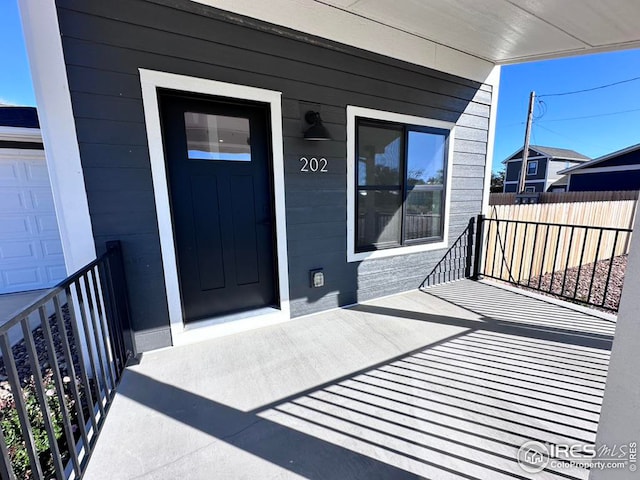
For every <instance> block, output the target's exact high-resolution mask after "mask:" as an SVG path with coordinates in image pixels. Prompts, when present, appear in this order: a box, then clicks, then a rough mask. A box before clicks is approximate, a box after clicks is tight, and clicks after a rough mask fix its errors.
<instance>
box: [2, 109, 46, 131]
mask: <svg viewBox="0 0 640 480" xmlns="http://www.w3.org/2000/svg"><path fill="white" fill-rule="evenodd" d="M0 126H2V127H21V128H40V123H39V122H38V111H37V110H36V109H35V107H13V106H4V105H2V106H0Z"/></svg>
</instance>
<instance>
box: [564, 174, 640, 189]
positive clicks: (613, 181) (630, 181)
mask: <svg viewBox="0 0 640 480" xmlns="http://www.w3.org/2000/svg"><path fill="white" fill-rule="evenodd" d="M569 190H570V191H572V192H587V191H601V192H604V191H610V190H640V170H629V171H626V172H624V171H623V172H599V173H582V174H576V175H571V183H570V184H569Z"/></svg>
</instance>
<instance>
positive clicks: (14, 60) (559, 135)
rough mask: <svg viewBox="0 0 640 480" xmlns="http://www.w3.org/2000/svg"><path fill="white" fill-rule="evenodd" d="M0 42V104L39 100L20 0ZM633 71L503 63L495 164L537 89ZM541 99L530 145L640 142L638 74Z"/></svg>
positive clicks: (595, 148)
mask: <svg viewBox="0 0 640 480" xmlns="http://www.w3.org/2000/svg"><path fill="white" fill-rule="evenodd" d="M0 45H2V46H3V48H2V49H0V65H3V67H4V68H3V69H2V72H1V73H0V103H11V104H18V105H35V98H34V95H33V88H32V84H31V76H30V72H29V65H28V63H27V59H26V52H25V48H24V43H23V40H22V31H21V27H20V20H19V15H18V8H17V2H16V0H8V1H1V2H0ZM633 77H640V50H628V51H622V52H614V53H605V54H598V55H585V56H578V57H572V58H565V59H560V60H549V61H544V62H533V63H527V64H520V65H507V66H504V67H502V78H501V85H500V96H499V102H498V117H497V129H496V142H495V150H494V158H493V169H494V170H498V169H500V168H501V164H500V162H501V161H502V160H504V159H505V158H506V157H507V156H509V155H510V154H512V153H513V152H514V151H516V150H517V149H518V148H519V147H521V146H522V144H523V140H524V129H525V125H524V122H525V120H526V114H527V107H528V103H529V92H530V91H531V90H535V92H536V93H537V94H538V95H544V94H551V93H562V92H568V91H574V90H581V89H587V88H592V87H597V86H599V85H604V84H608V83H614V82H618V81H621V80H626V79H629V78H633ZM540 100H541V101H544V106H541V105H537V107H536V116H537V117H539V116H540V115H541V114H542V113H544V115H543V116H542V117H540V118H537V119H536V121H535V123H534V126H533V133H532V137H531V143H532V144H539V145H546V146H551V147H560V148H570V149H573V150H576V151H578V152H580V153H582V154H584V155H587V156H590V157H598V156H600V155H604V154H605V153H609V152H612V151H615V150H619V149H621V148H624V147H627V146H629V145H633V144H636V143H640V80H639V81H634V82H629V83H625V84H621V85H617V86H614V87H611V88H604V89H600V90H595V91H592V92H587V93H581V94H576V95H566V96H557V97H547V98H544V97H542V98H540ZM609 114H611V115H609ZM575 117H589V118H575ZM567 119H569V120H567Z"/></svg>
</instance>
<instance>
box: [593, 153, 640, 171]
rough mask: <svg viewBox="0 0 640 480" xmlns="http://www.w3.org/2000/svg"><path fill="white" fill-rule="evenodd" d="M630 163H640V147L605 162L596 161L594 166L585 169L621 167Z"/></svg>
mask: <svg viewBox="0 0 640 480" xmlns="http://www.w3.org/2000/svg"><path fill="white" fill-rule="evenodd" d="M629 165H640V148H638V149H637V150H634V151H632V152H629V153H625V154H624V155H619V156H617V157H614V158H610V159H609V160H605V161H604V162H599V163H595V164H594V165H593V166H588V167H585V170H588V169H589V168H604V167H619V166H629Z"/></svg>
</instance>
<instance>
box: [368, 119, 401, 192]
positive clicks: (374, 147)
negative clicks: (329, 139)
mask: <svg viewBox="0 0 640 480" xmlns="http://www.w3.org/2000/svg"><path fill="white" fill-rule="evenodd" d="M402 136H403V131H402V129H400V128H395V127H394V128H387V127H375V126H369V125H360V127H359V128H358V185H360V186H365V185H400V155H401V149H402Z"/></svg>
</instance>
